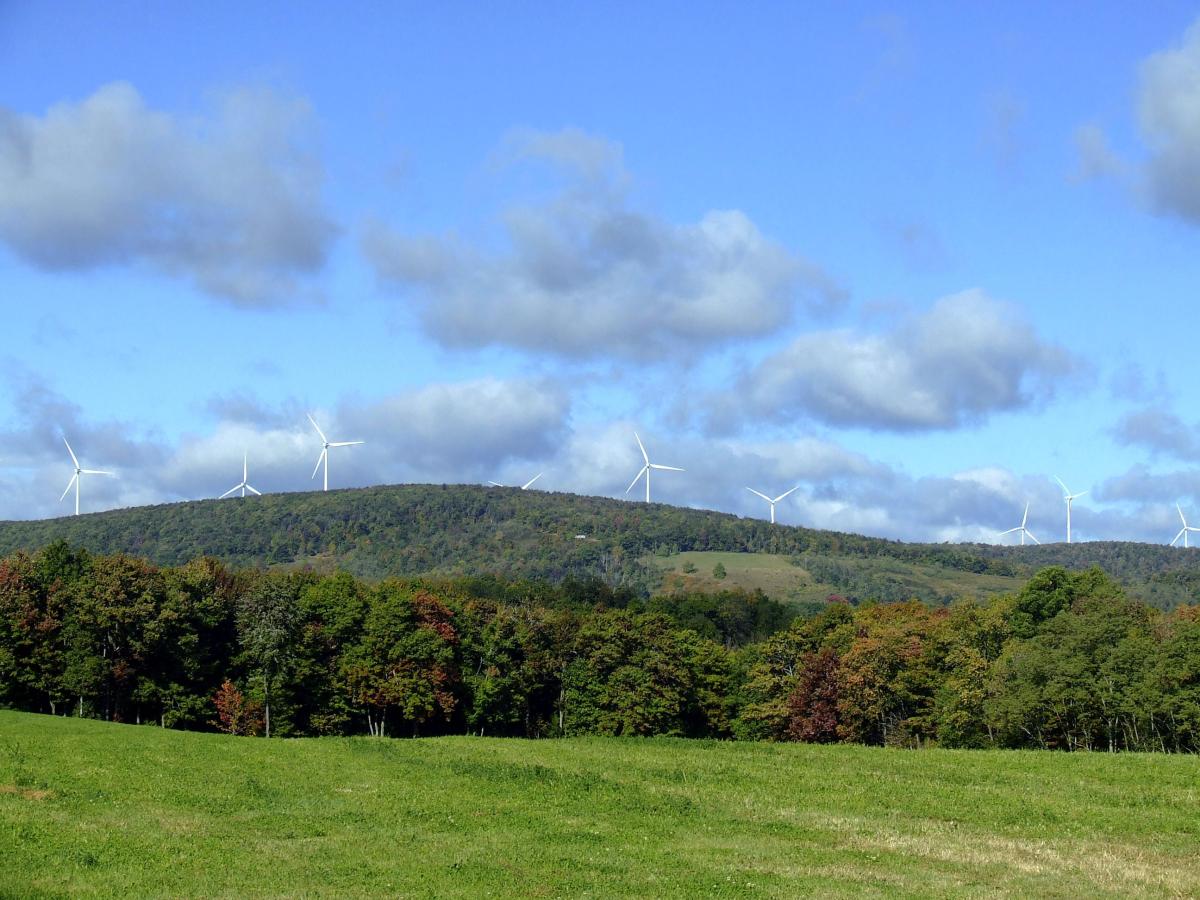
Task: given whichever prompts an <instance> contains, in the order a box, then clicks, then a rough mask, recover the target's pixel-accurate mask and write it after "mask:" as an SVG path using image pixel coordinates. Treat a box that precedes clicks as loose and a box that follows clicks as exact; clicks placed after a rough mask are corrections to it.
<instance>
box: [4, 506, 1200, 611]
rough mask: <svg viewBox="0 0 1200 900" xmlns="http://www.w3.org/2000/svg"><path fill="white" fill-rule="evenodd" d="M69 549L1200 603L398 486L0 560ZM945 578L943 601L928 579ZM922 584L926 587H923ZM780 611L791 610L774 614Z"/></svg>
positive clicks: (616, 578)
mask: <svg viewBox="0 0 1200 900" xmlns="http://www.w3.org/2000/svg"><path fill="white" fill-rule="evenodd" d="M59 539H64V540H66V541H68V542H69V543H71V544H72V545H74V546H80V547H84V548H87V549H88V550H90V551H92V552H95V553H116V552H126V553H131V554H135V555H137V556H141V557H144V558H146V559H148V560H150V561H152V562H154V563H156V564H159V565H181V564H183V563H185V562H187V561H189V560H192V559H195V558H196V557H199V556H213V557H216V558H218V559H221V560H223V561H225V562H226V563H228V564H230V565H235V566H258V567H278V566H311V567H313V568H315V569H318V570H331V569H334V568H341V569H345V570H347V571H349V572H350V573H352V574H354V575H357V576H359V577H364V578H368V579H374V578H382V577H385V576H389V575H418V574H431V573H436V574H443V575H463V574H480V573H495V574H499V575H503V576H505V577H508V578H529V579H547V580H550V581H561V580H562V579H564V578H567V577H576V578H589V577H595V578H599V579H601V580H603V581H605V582H607V583H609V584H618V583H623V584H628V585H631V586H634V587H636V588H637V589H638V590H641V591H650V590H653V589H656V588H658V587H659V586H660V585H661V584H662V581H663V571H662V567H661V566H659V565H654V561H655V560H656V559H662V558H664V557H669V556H671V555H672V554H679V553H695V552H714V551H722V552H726V553H728V552H734V553H760V554H775V555H777V556H779V557H782V558H787V559H790V560H791V561H792V562H793V563H794V564H795V565H796V566H797V567H798V568H803V569H804V571H805V572H807V573H809V577H810V582H811V585H814V586H815V587H813V589H814V590H824V589H825V587H828V588H829V590H830V592H833V593H840V594H842V595H843V596H848V597H850V598H851V599H897V598H898V596H899V595H908V596H920V598H921V599H925V600H929V601H936V600H944V599H946V597H945V594H946V593H971V591H972V586H976V587H977V589H978V592H979V593H983V594H992V593H996V592H997V591H998V590H1001V589H1008V588H1007V585H1008V584H1009V583H1010V582H1011V585H1012V586H1014V587H1015V586H1016V584H1017V583H1018V581H1020V580H1023V579H1026V578H1028V577H1029V576H1030V575H1032V574H1033V573H1034V572H1036V571H1037V570H1038V569H1041V568H1043V567H1045V566H1050V565H1061V566H1064V567H1067V568H1069V569H1085V568H1089V567H1091V566H1094V565H1098V566H1100V567H1101V568H1103V569H1104V570H1105V571H1106V572H1108V573H1109V574H1110V575H1111V576H1113V577H1114V578H1116V579H1118V580H1119V581H1121V582H1122V583H1123V584H1125V585H1126V587H1127V588H1128V589H1129V590H1130V592H1131V593H1132V594H1133V595H1134V596H1136V597H1139V598H1140V599H1143V600H1146V601H1147V602H1149V603H1151V604H1153V605H1154V606H1158V607H1160V608H1168V607H1171V606H1174V605H1176V604H1178V603H1180V602H1187V601H1189V600H1192V599H1194V598H1196V597H1197V596H1198V595H1200V550H1198V549H1196V548H1193V549H1190V550H1183V549H1179V548H1171V547H1167V546H1160V545H1151V544H1135V543H1122V542H1088V543H1082V544H1072V545H1066V544H1047V545H1041V546H1028V547H998V546H992V545H984V544H908V543H903V542H900V541H892V540H883V539H880V538H870V537H863V536H861V535H853V534H842V533H839V532H833V531H819V530H814V529H810V528H799V527H792V526H786V525H771V524H770V523H768V522H766V521H764V520H760V519H743V518H739V517H738V516H734V515H730V514H728V513H720V512H714V511H711V510H699V509H686V508H681V507H674V506H667V505H663V504H649V505H647V504H642V503H629V502H625V501H620V500H612V499H608V498H601V497H584V496H578V495H575V494H562V493H550V492H542V491H521V490H517V489H514V488H491V487H479V486H475V485H393V486H382V487H372V488H363V489H357V490H340V491H330V492H328V493H325V492H312V493H292V494H273V495H268V496H264V497H247V498H245V499H231V500H222V501H218V500H201V501H188V502H183V503H173V504H165V505H160V506H149V507H135V508H130V509H120V510H111V511H108V512H103V513H95V514H91V515H83V516H78V517H64V518H59V519H48V520H40V521H28V522H4V523H0V555H2V554H7V553H11V552H12V551H14V550H17V549H27V550H34V549H37V548H39V547H43V546H46V545H47V544H49V543H51V542H52V541H55V540H59ZM934 575H938V576H939V577H940V576H941V575H945V576H948V579H947V578H942V579H941V581H942V583H944V584H945V585H947V587H945V588H943V589H940V594H939V595H938V596H932V595H931V596H924V595H923V594H925V593H931V592H933V593H938V592H936V591H934V590H933V589H932V588H930V587H929V586H928V585H930V584H932V583H933V582H932V581H931V578H932V576H934ZM918 576H921V577H918ZM781 599H783V598H781Z"/></svg>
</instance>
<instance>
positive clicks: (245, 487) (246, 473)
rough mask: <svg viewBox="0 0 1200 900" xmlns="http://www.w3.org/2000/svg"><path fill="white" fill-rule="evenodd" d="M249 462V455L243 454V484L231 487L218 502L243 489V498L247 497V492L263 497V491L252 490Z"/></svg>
mask: <svg viewBox="0 0 1200 900" xmlns="http://www.w3.org/2000/svg"><path fill="white" fill-rule="evenodd" d="M248 460H249V457H248V455H247V454H245V453H243V454H242V483H241V484H235V485H234V486H233V487H231V488H230V489H229V490H227V491H226V492H225V493H223V494H222V495H221V496H220V497H218V498H217V499H218V500H224V499H225V498H226V497H228V496H229V495H230V494H232V493H233V492H234V491H236V490H237V489H238V488H241V489H242V496H243V497H245V496H246V491H249V492H250V493H252V494H254V495H256V496H258V497H261V496H262V491H258V490H255V489H254V488H252V487H251V486H250V473H249V461H248Z"/></svg>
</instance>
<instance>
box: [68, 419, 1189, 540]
mask: <svg viewBox="0 0 1200 900" xmlns="http://www.w3.org/2000/svg"><path fill="white" fill-rule="evenodd" d="M306 415H308V421H309V422H310V423H312V427H313V428H314V429H315V430H316V432H317V434H318V435H319V436H320V438H321V452H320V454H319V455H318V456H317V464H316V466H315V467H314V468H313V472H312V475H311V476H310V478H316V477H317V472H320V471H321V469H322V468H324V474H323V478H322V489H323V490H326V491H327V490H329V451H330V450H331V449H333V448H334V447H353V446H356V445H358V444H364V443H366V442H365V441H331V440H329V438H328V437H326V435H325V432H324V431H322V430H321V426H320V425H318V424H317V421H316V419H314V418H313V417H312V415H311V414H306ZM633 438H634V440H635V441H637V445H638V450H640V451H641V453H642V463H643V464H642V467H641V469H639V470H638V473H637V475H635V476H634V477H633V481H631V482H630V483H629V487H627V488H625V493H626V494H628V493H629V492H630V491H632V490H633V489H634V487H636V486H637V483H638V482H639V481H640V480H642V478H643V477H644V478H645V480H646V502H647V503H649V502H650V473H651V472H653V471H654V470H656V469H657V470H659V471H665V472H683V471H686V470H685V469H682V468H680V467H679V466H665V465H662V464H660V463H652V462H650V454H649V453H648V452H647V451H646V445H645V444H643V443H642V439H641V436H639V435H638V433H637V432H636V431H635V432H634V433H633ZM63 443H64V444H66V445H67V452H68V453H69V454H71V462H72V464H73V465H74V467H75V471H74V473H73V474H72V475H71V480H70V481H69V482H67V488H66V490H65V491H63V493H62V496H61V497H60V498H59V502H60V503H61V502H62V501H63V500H65V499H66V497H67V494H69V493H70V491H71V488H72V487H74V488H75V515H79V488H80V484H81V482H82V481H83V476H84V475H107V476H109V477H115V476H114V473H112V472H106V471H103V470H100V469H85V468H83V467H82V466H81V465H80V463H79V458H78V457H76V455H75V451H74V450H72V449H71V444H70V443H69V442H68V441H67V438H66V436H65V435H64V436H63ZM543 474H545V473H544V472H538V473H537V474H536V475H534V476H533V477H532V478H530V479H529V480H528V481H526V482H525V483H524V484H522V485H520V490H522V491H525V490H529V488H531V487H532V486H533V484H534V482H535V481H537V480H538V479H539V478H541V477H542V475H543ZM1054 480H1055V481H1057V482H1058V483H1059V485H1061V486H1062V489H1063V500H1064V502H1065V503H1066V504H1067V543H1068V544H1069V543H1071V505H1072V504H1073V503H1074V502H1075V501H1076V500H1078V499H1079V498H1080V497H1082V496H1083V495H1084V494H1087V493H1088V492H1087V491H1080V492H1079V493H1077V494H1073V493H1071V489H1070V488H1068V487H1067V485H1066V484H1065V483H1064V482H1063V480H1062V479H1061V478H1059V477H1057V476H1055V478H1054ZM488 484H490V485H493V486H495V487H506V485H503V484H501V483H500V482H498V481H489V482H488ZM799 487H800V485H796V486H795V487H792V488H790V489H788V490H786V491H784V492H783V493H782V494H780V495H779V496H778V497H770V496H768V495H767V494H764V493H763V492H762V491H758V490H755V489H754V488H752V487H747V488H746V490H748V491H749V492H750V493H752V494H754V495H755V496H756V497H761V498H762V499H763V500H765V501H766V502H767V505H768V506H769V507H770V510H771V514H770V515H771V524H772V525H774V524H775V506H776V504H777V503H779V502H780V501H781V500H783V499H784V498H785V497H787V496H788V495H789V494H791V493H792V492H793V491H795V490H797V489H798V488H799ZM239 491H240V492H241V494H240V495H241V496H242V497H245V496H246V492H247V491H249V492H250V493H252V494H254V495H255V496H259V497H261V496H262V491H260V490H258V489H257V488H255V487H254V486H253V485H251V484H250V457H249V453H244V454H243V455H242V480H241V481H240V482H238V483H237V484H235V485H234V486H233V487H231V488H230V489H229V490H227V491H226V492H225V493H223V494H221V496H220V497H219V498H218V499H221V500H224V499H225V498H227V497H229V496H231V495H233V494H235V493H238V492H239ZM1175 509H1176V510H1177V511H1178V512H1179V520H1180V522H1182V523H1183V527H1182V528H1180V529H1179V533H1178V534H1176V535H1175V537H1174V538H1173V539H1172V541H1171V544H1170V545H1171V546H1172V547H1174V546H1175V545H1176V544H1177V543H1179V540H1180V538H1182V539H1183V546H1184V547H1188V546H1189V542H1188V536H1189V535H1190V534H1191V533H1192V532H1200V527H1196V526H1193V525H1189V524H1188V523H1187V519H1186V518H1185V517H1184V514H1183V508H1182V507H1181V506H1180V505H1179V504H1178V503H1176V504H1175ZM1028 522H1029V504H1028V503H1026V504H1025V512H1024V514H1023V515H1022V516H1021V524H1020V525H1018V526H1016V527H1015V528H1010V529H1008V530H1007V531H1002V532H1000V535H999V536H1000V537H1005V536H1006V535H1010V534H1019V535H1020V536H1021V546H1022V547H1023V546H1025V539H1026V538H1029V540H1031V541H1033V542H1034V543H1035V544H1041V541H1039V540H1038V539H1037V538H1036V537H1035V536H1034V534H1033V532H1032V531H1030V530H1029V528H1028V527H1027V525H1028Z"/></svg>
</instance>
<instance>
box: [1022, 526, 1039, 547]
mask: <svg viewBox="0 0 1200 900" xmlns="http://www.w3.org/2000/svg"><path fill="white" fill-rule="evenodd" d="M1025 537H1027V538H1029V539H1030V540H1031V541H1033V542H1034V543H1035V544H1040V543H1041V541H1039V540H1038V539H1037V538H1035V537H1034V536H1033V533H1032V532H1031V531H1029V529H1026V530H1025Z"/></svg>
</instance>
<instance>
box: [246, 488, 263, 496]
mask: <svg viewBox="0 0 1200 900" xmlns="http://www.w3.org/2000/svg"><path fill="white" fill-rule="evenodd" d="M246 490H248V491H249V492H250V493H252V494H254V495H255V496H257V497H261V496H262V491H259V490H255V489H254V488H252V487H250V485H246Z"/></svg>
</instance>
